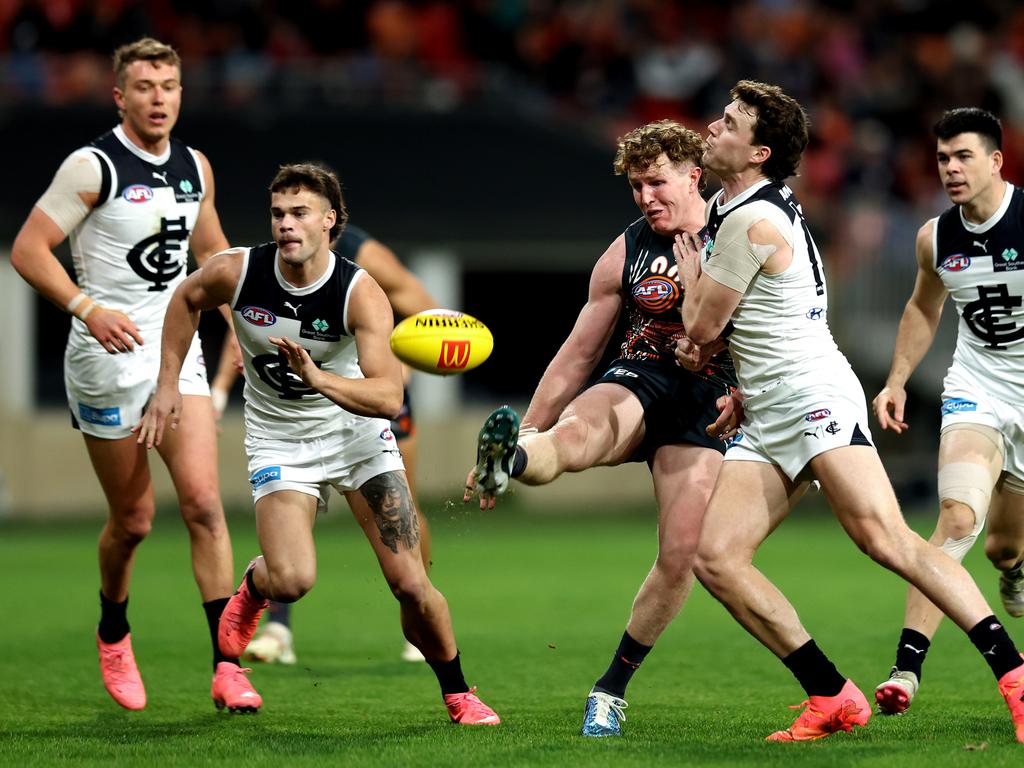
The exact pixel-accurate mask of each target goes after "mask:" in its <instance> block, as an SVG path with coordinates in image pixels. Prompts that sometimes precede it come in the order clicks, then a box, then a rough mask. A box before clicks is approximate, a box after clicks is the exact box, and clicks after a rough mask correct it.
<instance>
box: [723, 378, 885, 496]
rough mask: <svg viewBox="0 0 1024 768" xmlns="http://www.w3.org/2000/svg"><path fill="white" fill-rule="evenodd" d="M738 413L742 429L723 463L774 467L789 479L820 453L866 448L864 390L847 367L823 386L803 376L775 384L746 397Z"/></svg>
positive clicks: (818, 379) (818, 381)
mask: <svg viewBox="0 0 1024 768" xmlns="http://www.w3.org/2000/svg"><path fill="white" fill-rule="evenodd" d="M743 408H744V413H745V416H744V420H743V426H742V429H741V430H740V432H739V434H738V435H737V436H736V437H734V438H733V439H732V440H730V441H729V442H728V448H727V449H726V452H725V460H726V461H760V462H763V463H766V464H777V465H778V466H779V468H780V469H781V470H782V471H783V472H784V473H785V474H786V476H787V477H788V478H789V479H790V480H794V481H795V480H797V479H798V477H799V476H800V475H801V473H802V472H803V471H804V469H805V468H806V467H807V464H808V462H810V460H811V459H813V458H814V457H815V456H817V455H818V454H821V453H824V452H825V451H830V450H832V449H833V448H840V447H842V446H847V445H868V446H870V445H872V443H871V430H870V427H869V426H868V410H867V403H866V401H865V399H864V390H863V389H862V388H861V385H860V382H859V381H858V380H857V376H856V375H855V374H854V373H853V371H852V369H849V368H846V369H840V370H839V371H836V372H834V373H833V374H832V376H831V379H830V380H829V381H822V380H821V379H820V377H819V378H812V377H809V376H805V377H799V378H796V379H794V380H792V381H781V382H779V383H778V384H777V385H776V386H775V387H773V388H771V389H769V390H768V391H766V392H761V393H759V394H755V395H751V396H748V397H747V398H746V399H745V400H744V402H743ZM800 479H811V478H810V477H804V478H800Z"/></svg>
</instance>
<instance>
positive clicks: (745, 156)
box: [704, 101, 757, 176]
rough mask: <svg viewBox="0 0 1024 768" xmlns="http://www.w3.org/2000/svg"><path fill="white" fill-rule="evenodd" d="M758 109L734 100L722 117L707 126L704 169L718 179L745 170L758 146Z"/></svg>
mask: <svg viewBox="0 0 1024 768" xmlns="http://www.w3.org/2000/svg"><path fill="white" fill-rule="evenodd" d="M756 123H757V110H756V109H755V108H754V107H751V106H750V105H748V104H744V103H743V102H742V101H733V102H732V103H731V104H730V105H729V106H727V107H726V108H725V111H724V112H723V113H722V116H721V117H720V118H719V119H718V120H715V121H714V122H713V123H711V124H710V125H709V126H708V137H707V139H705V140H704V167H705V168H707V169H708V170H709V171H714V172H715V173H716V174H717V175H719V176H729V175H732V174H736V173H740V172H741V171H744V170H746V168H747V167H748V166H749V165H750V163H751V160H752V158H753V154H754V151H755V149H756V148H757V146H756V145H755V144H754V125H755V124H756Z"/></svg>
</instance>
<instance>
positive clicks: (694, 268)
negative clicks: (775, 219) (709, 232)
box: [672, 217, 793, 345]
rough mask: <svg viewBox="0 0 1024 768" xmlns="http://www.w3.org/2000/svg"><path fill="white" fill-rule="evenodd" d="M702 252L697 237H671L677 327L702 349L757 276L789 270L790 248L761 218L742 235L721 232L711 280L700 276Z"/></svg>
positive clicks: (721, 328)
mask: <svg viewBox="0 0 1024 768" xmlns="http://www.w3.org/2000/svg"><path fill="white" fill-rule="evenodd" d="M734 221H737V222H740V221H744V219H742V218H740V217H737V218H736V219H734ZM702 247H703V243H702V242H701V240H700V238H699V237H697V236H696V235H695V234H692V233H689V232H684V233H683V234H681V235H677V236H676V241H675V243H674V244H673V246H672V249H673V251H674V253H675V257H676V266H677V267H678V269H679V275H680V279H681V280H682V282H683V325H684V326H685V327H686V334H687V336H689V337H690V339H692V340H693V341H694V342H695V343H697V344H702V345H703V344H709V343H711V342H712V341H714V340H715V339H716V338H717V337H718V336H720V335H721V333H722V330H723V329H724V328H725V325H726V323H728V322H729V319H730V318H731V317H732V314H733V312H735V311H736V307H737V306H739V303H740V300H741V299H742V298H743V295H744V293H745V292H746V288H747V286H748V285H749V284H750V282H751V281H752V280H753V279H754V278H755V277H756V276H757V274H758V272H765V273H767V274H778V273H780V272H783V271H785V270H786V269H787V268H788V267H789V265H790V263H791V262H792V260H793V248H792V246H791V245H790V244H789V243H788V242H787V241H786V239H785V237H783V235H782V233H781V232H780V231H779V229H778V228H777V227H776V226H775V225H774V224H772V223H771V222H770V221H768V220H767V219H764V218H757V219H753V220H752V221H750V223H749V225H748V226H746V228H745V230H744V229H741V230H740V231H739V232H735V233H733V232H729V231H727V227H726V226H723V227H722V229H721V230H720V231H719V236H718V238H717V239H716V242H715V251H714V252H713V253H712V257H711V258H712V259H715V258H717V259H718V262H716V269H715V270H714V271H715V274H714V275H710V274H704V273H703V272H702V270H701V258H700V254H701V248H702ZM718 265H723V266H724V269H719V268H718ZM709 278H710V279H709ZM726 282H728V283H730V284H729V285H727V284H726Z"/></svg>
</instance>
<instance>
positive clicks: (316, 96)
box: [0, 0, 1024, 513]
mask: <svg viewBox="0 0 1024 768" xmlns="http://www.w3.org/2000/svg"><path fill="white" fill-rule="evenodd" d="M145 34H151V35H154V36H156V37H158V38H160V39H162V40H164V41H166V42H168V43H171V44H172V45H175V46H176V47H177V48H178V50H179V51H180V53H181V54H182V57H183V61H184V71H183V81H184V85H185V90H184V106H183V110H182V117H181V120H180V122H179V124H178V128H177V129H176V134H177V135H178V136H179V137H181V138H182V139H184V140H186V141H187V142H188V143H190V144H192V145H193V146H196V147H198V148H200V149H202V150H203V151H204V152H205V153H206V154H207V156H208V157H209V158H210V159H211V161H212V163H213V167H214V170H215V173H216V176H217V205H218V209H219V211H220V214H221V218H222V220H223V223H224V229H225V231H226V233H227V234H228V238H229V240H231V241H232V242H233V243H236V244H254V243H257V242H261V241H263V240H265V239H267V237H268V233H269V229H268V226H267V224H268V220H267V215H266V209H267V194H266V185H267V183H268V181H269V179H270V178H271V176H272V175H273V173H274V171H275V170H276V168H277V166H278V165H279V164H281V163H284V162H292V161H297V160H303V159H320V160H323V161H326V162H328V163H329V164H331V165H332V166H333V167H335V168H336V169H337V170H338V172H339V175H340V177H341V179H342V181H343V183H344V186H345V193H346V199H347V202H348V205H349V209H350V213H351V216H352V221H353V222H355V223H357V224H359V225H360V226H362V227H364V228H366V229H368V230H369V231H370V232H372V233H373V234H374V235H375V236H376V237H378V238H379V239H380V240H382V241H383V242H385V243H387V244H389V245H391V246H392V247H393V248H394V249H395V250H396V252H397V253H398V254H399V255H400V256H401V257H402V258H403V260H405V261H406V262H407V264H409V265H410V266H411V267H412V268H413V269H414V271H416V272H417V273H418V274H420V276H421V277H422V278H423V279H424V280H425V281H426V282H427V283H428V285H429V287H430V288H431V289H432V290H433V291H434V292H435V295H437V296H438V298H439V299H440V300H441V301H442V303H445V304H449V305H451V306H454V307H458V308H461V309H464V310H466V311H467V312H470V313H471V314H474V315H476V316H478V317H480V318H481V319H483V320H484V321H485V322H486V323H487V324H488V325H489V326H490V327H491V328H492V330H493V331H494V334H495V338H496V348H495V353H494V356H493V358H492V360H490V361H489V362H488V363H487V364H486V365H485V366H483V367H482V368H480V369H479V370H478V371H475V372H472V373H470V374H468V375H466V376H464V377H461V378H456V379H451V380H439V379H436V378H432V377H426V376H420V375H417V377H416V380H415V381H414V396H415V398H416V400H415V403H416V404H417V405H418V408H417V412H418V416H419V421H420V427H421V431H420V434H421V437H422V440H423V450H422V453H423V455H424V462H423V463H424V467H423V470H422V471H421V473H420V474H421V475H422V477H421V481H420V484H421V486H422V487H423V489H424V490H425V491H427V492H435V493H442V494H448V493H451V494H453V495H454V494H456V493H457V491H458V488H459V487H460V486H461V479H462V478H464V472H465V470H466V468H468V465H469V463H470V461H471V459H472V450H473V448H472V446H473V432H474V430H475V425H476V423H477V422H478V420H479V418H480V416H481V414H482V413H484V412H486V411H487V410H489V409H490V408H491V407H493V406H494V405H496V404H498V403H499V402H506V401H511V402H512V403H515V404H524V403H525V402H526V401H527V400H528V399H529V396H530V394H531V392H532V388H533V386H534V384H535V383H536V381H537V379H538V377H539V375H540V373H541V372H542V371H543V369H544V367H545V365H546V363H547V361H548V360H549V359H550V357H551V355H552V354H553V353H554V351H555V350H556V349H557V348H558V345H559V344H560V343H561V341H562V339H564V337H565V335H566V333H568V330H569V329H570V328H571V326H572V323H573V320H574V319H575V315H576V313H577V312H578V310H579V308H580V306H581V305H582V304H583V302H584V301H585V298H586V287H587V278H588V273H589V270H590V267H591V266H592V264H593V262H594V261H595V260H596V258H597V257H598V256H599V255H600V253H601V252H602V251H603V249H604V248H605V246H606V245H607V244H608V243H609V242H610V241H611V240H612V239H614V237H616V235H617V234H618V233H619V232H621V230H622V229H623V228H624V227H625V226H626V224H628V223H629V222H630V221H631V220H632V219H633V218H635V216H636V209H635V207H634V206H633V203H632V200H631V196H630V194H629V191H628V188H627V186H626V184H625V181H624V180H623V179H621V178H616V177H615V176H614V175H613V173H612V171H611V161H612V156H613V154H614V140H615V138H616V137H617V136H618V135H620V134H621V133H623V132H625V131H626V130H629V129H631V128H633V127H635V126H636V125H639V124H641V123H643V122H646V121H649V120H653V119H658V118H662V117H672V118H676V119H679V120H681V121H682V122H684V123H686V124H688V125H690V126H691V127H693V128H696V129H698V130H703V129H704V127H705V126H706V124H707V123H708V122H709V121H710V120H712V119H714V118H715V117H716V116H717V114H719V113H720V111H721V109H722V107H723V106H724V104H725V103H726V102H727V101H728V90H729V88H730V87H731V86H732V84H733V83H734V82H735V81H736V80H738V79H740V78H743V77H751V78H755V79H763V80H768V81H772V82H777V83H779V84H781V85H783V86H784V87H785V88H786V89H787V91H788V92H789V93H791V94H792V95H793V96H795V97H796V98H798V99H799V100H800V101H801V102H802V103H803V104H804V105H805V106H806V108H807V109H808V111H809V113H810V116H811V120H812V141H811V145H810V147H809V149H808V151H807V153H806V155H805V158H804V162H803V165H802V167H801V175H800V177H799V178H797V179H794V180H793V181H792V182H791V183H792V186H793V187H794V188H795V189H796V191H797V194H798V196H799V198H800V199H801V201H802V203H803V206H804V209H805V213H806V215H807V217H808V220H809V222H810V223H811V226H812V228H813V230H814V233H815V237H816V238H817V241H818V244H819V246H820V247H821V249H822V250H823V252H824V258H825V263H826V268H827V276H828V279H829V287H830V304H831V307H830V320H831V323H832V326H833V328H834V331H835V333H836V335H837V337H838V339H839V341H840V344H841V346H842V347H843V348H844V349H845V350H846V352H847V353H848V355H849V356H850V358H851V361H852V362H853V364H854V366H855V368H856V369H857V371H858V373H859V374H860V375H861V378H862V381H863V383H864V386H865V389H866V391H867V395H868V398H869V399H870V398H871V397H872V396H873V395H874V393H875V392H876V391H877V389H878V388H879V387H880V385H881V382H882V380H883V379H884V376H885V373H886V371H887V369H888V364H889V357H890V354H891V351H892V342H893V339H894V338H895V333H896V325H897V323H898V320H899V316H900V313H901V312H902V308H903V304H904V302H905V301H906V299H907V297H908V296H909V293H910V290H911V288H912V286H913V279H914V270H915V263H914V257H913V243H914V234H915V232H916V230H917V228H918V227H919V226H920V225H921V223H923V222H924V220H925V219H927V218H928V217H931V216H934V215H936V214H938V213H939V212H940V211H941V210H942V209H943V208H944V207H946V205H947V204H948V203H947V201H946V199H945V196H944V195H943V193H942V190H941V188H940V186H939V184H938V182H937V178H936V172H935V164H934V142H933V139H932V137H931V133H930V128H931V125H932V123H933V122H934V120H935V119H936V118H937V117H938V115H939V114H940V113H941V111H942V110H944V109H946V108H949V107H953V106H964V105H976V106H983V107H986V108H989V109H992V110H993V111H995V112H996V113H997V114H999V115H1000V116H1001V117H1002V118H1003V126H1004V131H1005V139H1004V149H1005V154H1006V165H1005V168H1004V175H1005V176H1006V177H1007V178H1008V179H1010V180H1011V181H1020V180H1022V174H1021V169H1022V167H1024V7H1021V6H1020V4H1019V3H1016V2H1009V1H1006V2H1004V1H1002V0H978V1H977V2H974V3H970V4H966V5H965V4H955V3H935V2H931V3H923V2H908V1H907V0H878V1H877V2H872V3H846V2H797V1H796V0H760V1H758V0H752V1H749V2H717V3H713V4H712V3H707V4H698V3H684V2H669V1H668V0H600V1H595V2H574V1H570V0H531V1H529V2H528V1H527V0H462V1H461V2H432V1H430V0H421V1H414V0H359V1H355V2H353V1H350V0H290V1H289V2H282V1H278V2H275V1H274V0H207V1H205V2H196V1H195V0H150V1H149V2H137V1H136V0H0V146H2V147H3V148H4V151H3V159H4V162H3V168H4V171H5V180H6V181H5V183H4V184H2V185H0V327H2V328H4V329H5V331H6V333H5V338H4V340H3V342H0V434H2V435H3V439H2V447H0V473H2V475H3V483H2V485H0V508H6V509H7V510H8V511H16V512H30V513H45V512H49V511H54V510H65V511H66V510H69V509H72V508H79V507H82V506H88V505H90V504H91V505H93V506H96V505H99V506H100V507H101V506H102V502H101V501H100V500H101V496H100V494H99V490H98V486H97V484H96V481H95V479H94V478H93V477H92V475H91V472H90V470H89V467H88V462H87V458H86V455H85V452H84V451H83V450H82V447H81V439H80V438H79V437H78V435H77V434H75V433H74V432H73V431H72V430H70V429H69V428H68V426H67V424H66V422H67V417H66V410H64V399H63V398H64V395H63V380H62V371H61V366H62V357H63V346H64V338H65V336H66V332H67V325H68V320H67V316H66V315H64V313H62V312H60V311H59V310H57V309H56V308H53V307H50V306H49V305H47V304H45V303H44V302H40V301H38V300H37V298H36V297H35V296H34V295H33V294H32V292H31V291H30V290H28V289H27V287H26V286H24V285H23V284H22V282H21V281H20V279H19V278H18V277H17V275H16V274H14V273H13V271H12V270H11V269H10V265H9V262H8V259H7V255H6V252H7V250H8V249H9V246H10V243H11V241H12V240H13V238H14V235H15V234H16V232H17V229H18V227H19V226H20V224H21V222H22V221H23V219H24V217H25V216H26V215H27V213H28V211H29V210H30V208H31V206H32V205H33V203H34V202H35V200H36V199H37V198H38V196H39V194H40V193H41V192H42V191H43V190H44V189H45V187H46V186H47V184H48V183H49V180H50V178H51V176H52V173H53V171H54V170H55V169H56V167H57V165H58V164H59V162H60V161H61V159H63V157H65V156H66V155H67V153H68V152H70V151H71V150H72V149H74V148H75V147H77V146H80V145H81V144H83V143H86V142H87V141H89V140H90V139H91V138H93V137H94V136H96V135H98V134H100V133H102V132H103V131H105V130H107V129H109V128H110V127H111V126H112V125H113V124H114V123H115V122H116V114H115V112H114V109H113V105H112V103H111V98H110V89H111V87H112V85H113V78H112V75H111V73H110V54H111V52H112V50H113V49H114V48H115V47H116V46H117V45H119V44H121V43H123V42H127V41H129V40H132V39H136V38H138V37H141V36H142V35H145ZM62 257H63V258H65V260H66V258H67V257H66V253H64V254H62ZM947 314H950V315H951V313H947ZM953 320H954V318H952V317H946V318H944V320H943V325H942V330H941V331H940V336H939V338H938V339H937V341H936V344H935V345H934V348H933V351H932V353H930V354H929V356H928V358H927V359H926V360H925V363H924V364H923V365H922V367H921V368H920V369H919V371H918V373H917V374H915V376H914V378H913V379H912V381H911V388H912V392H911V398H912V399H911V403H910V412H909V418H910V420H911V423H912V425H913V429H912V430H911V432H910V433H909V434H908V435H906V436H904V437H902V438H899V439H896V438H892V437H890V436H882V435H878V434H877V429H876V430H875V431H876V438H878V441H879V445H880V447H881V449H882V452H883V458H884V459H885V460H886V463H887V466H888V467H889V469H890V474H891V475H892V476H893V480H894V482H895V484H896V486H897V490H898V491H899V492H900V494H901V496H902V497H903V498H904V499H905V500H908V501H920V500H925V499H928V498H930V496H931V495H932V493H933V486H934V465H935V449H936V445H937V429H938V393H939V391H940V389H941V379H942V375H943V373H944V370H945V367H946V365H947V364H948V361H949V359H950V356H951V352H952V338H953V331H954V328H955V323H954V322H953ZM203 330H204V334H205V335H206V346H207V350H208V357H209V359H210V362H211V363H212V362H214V361H215V358H216V352H217V349H218V348H219V347H218V345H217V341H218V339H219V335H220V334H221V333H222V330H221V328H220V327H219V325H218V323H217V321H216V319H213V320H210V321H204V328H203ZM238 414H239V411H238V407H237V404H236V405H235V407H234V408H233V409H232V411H230V412H229V415H228V418H227V420H226V422H225V439H224V443H223V446H222V461H223V462H224V463H225V468H224V471H223V474H224V487H225V495H226V496H227V497H229V498H236V497H237V498H238V499H242V500H244V498H245V497H246V494H247V489H246V484H245V478H244V464H243V463H242V462H241V460H240V454H241V449H240V444H239V442H238V432H239V430H240V427H239V425H238ZM236 449H237V450H236ZM240 467H241V469H240ZM634 470H637V471H634ZM157 474H160V473H157ZM460 475H461V477H460ZM605 476H607V477H609V478H611V479H609V480H607V481H604V480H601V478H603V477H605ZM623 478H628V479H623ZM162 489H163V490H165V487H162ZM559 489H562V490H559ZM613 490H614V491H617V492H622V493H626V492H630V493H632V492H641V493H642V492H647V479H646V477H645V475H644V471H643V468H642V467H641V468H636V467H633V468H630V469H629V470H622V471H621V472H618V473H615V472H608V473H602V472H599V473H597V474H596V475H593V476H591V477H590V478H589V479H588V480H587V481H586V482H576V481H575V480H574V479H570V480H566V481H560V483H558V484H556V487H555V488H554V489H551V490H549V491H545V493H549V494H551V493H554V494H557V493H560V492H561V493H566V494H582V495H586V494H592V495H593V497H594V498H602V499H609V498H611V497H609V495H608V494H609V493H610V492H611V491H613Z"/></svg>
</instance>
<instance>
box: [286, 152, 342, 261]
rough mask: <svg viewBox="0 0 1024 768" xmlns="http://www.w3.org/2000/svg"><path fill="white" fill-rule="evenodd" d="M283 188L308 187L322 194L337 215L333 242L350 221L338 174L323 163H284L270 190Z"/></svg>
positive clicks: (332, 228) (307, 188)
mask: <svg viewBox="0 0 1024 768" xmlns="http://www.w3.org/2000/svg"><path fill="white" fill-rule="evenodd" d="M282 189H306V190H309V191H310V192H312V193H313V194H316V195H320V197H322V198H323V199H324V200H326V201H327V204H328V206H329V207H330V209H331V210H333V211H334V212H335V213H336V214H337V215H338V218H337V221H335V222H334V226H333V227H331V231H330V238H331V242H332V243H333V242H334V241H335V240H336V239H337V237H338V235H340V234H341V231H342V230H343V229H344V228H345V224H346V223H347V222H348V209H346V208H345V200H344V199H343V198H342V196H341V184H340V182H339V181H338V176H337V174H335V172H334V171H332V170H331V169H330V168H328V167H327V166H326V165H323V164H322V163H292V164H291V165H282V166H281V167H280V168H279V169H278V171H277V175H276V176H275V177H274V180H273V181H272V182H270V192H271V194H273V193H274V192H280V191H281V190H282Z"/></svg>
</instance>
